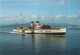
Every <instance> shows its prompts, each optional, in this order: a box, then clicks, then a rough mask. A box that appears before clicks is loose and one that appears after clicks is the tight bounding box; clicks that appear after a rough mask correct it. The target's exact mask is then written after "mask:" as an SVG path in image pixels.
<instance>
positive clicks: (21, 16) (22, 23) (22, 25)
mask: <svg viewBox="0 0 80 55" xmlns="http://www.w3.org/2000/svg"><path fill="white" fill-rule="evenodd" d="M21 18H22V27H23V16H22V14H21Z"/></svg>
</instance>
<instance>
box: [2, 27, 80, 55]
mask: <svg viewBox="0 0 80 55" xmlns="http://www.w3.org/2000/svg"><path fill="white" fill-rule="evenodd" d="M12 29H13V27H0V55H80V28H75V27H72V28H67V32H66V35H65V36H54V35H42V34H15V33H9V32H11V31H12Z"/></svg>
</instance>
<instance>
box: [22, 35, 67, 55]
mask: <svg viewBox="0 0 80 55" xmlns="http://www.w3.org/2000/svg"><path fill="white" fill-rule="evenodd" d="M26 38H28V39H29V40H28V43H30V44H29V46H26V47H28V48H29V47H30V46H31V47H30V48H29V50H30V52H32V54H36V55H39V54H40V55H41V54H43V52H44V54H60V53H62V54H65V52H66V51H65V50H66V40H65V36H53V35H41V34H35V35H34V34H32V35H28V34H26V35H24V34H23V35H22V43H23V45H24V44H25V43H26V41H27V40H26ZM25 45H26V44H25Z"/></svg>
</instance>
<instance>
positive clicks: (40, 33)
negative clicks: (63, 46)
mask: <svg viewBox="0 0 80 55" xmlns="http://www.w3.org/2000/svg"><path fill="white" fill-rule="evenodd" d="M25 34H49V35H65V33H25Z"/></svg>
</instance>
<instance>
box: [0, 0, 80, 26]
mask: <svg viewBox="0 0 80 55" xmlns="http://www.w3.org/2000/svg"><path fill="white" fill-rule="evenodd" d="M79 2H80V0H0V24H1V25H2V24H14V23H21V19H22V17H23V18H24V19H23V20H24V23H27V22H30V21H36V20H39V21H41V22H45V21H46V23H49V22H51V8H52V16H53V18H54V19H53V21H54V23H68V24H75V25H77V24H78V25H80V18H79V17H80V3H79ZM21 14H22V17H21Z"/></svg>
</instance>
